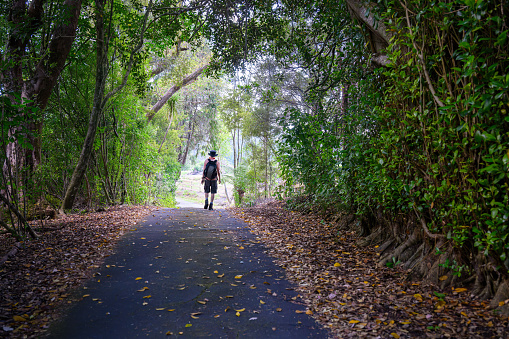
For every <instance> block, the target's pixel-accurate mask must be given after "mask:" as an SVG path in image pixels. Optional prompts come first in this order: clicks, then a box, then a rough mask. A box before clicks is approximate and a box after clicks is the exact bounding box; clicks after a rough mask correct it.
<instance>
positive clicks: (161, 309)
mask: <svg viewBox="0 0 509 339" xmlns="http://www.w3.org/2000/svg"><path fill="white" fill-rule="evenodd" d="M164 310H165V308H164V307H162V308H156V311H164Z"/></svg>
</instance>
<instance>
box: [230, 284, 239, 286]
mask: <svg viewBox="0 0 509 339" xmlns="http://www.w3.org/2000/svg"><path fill="white" fill-rule="evenodd" d="M230 285H232V286H239V285H235V284H230Z"/></svg>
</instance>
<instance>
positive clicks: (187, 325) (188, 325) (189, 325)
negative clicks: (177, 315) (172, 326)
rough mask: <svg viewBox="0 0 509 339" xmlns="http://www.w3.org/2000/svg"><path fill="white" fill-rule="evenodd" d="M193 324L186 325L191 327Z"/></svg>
mask: <svg viewBox="0 0 509 339" xmlns="http://www.w3.org/2000/svg"><path fill="white" fill-rule="evenodd" d="M191 326H193V324H186V326H185V327H191Z"/></svg>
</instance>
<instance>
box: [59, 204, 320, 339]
mask: <svg viewBox="0 0 509 339" xmlns="http://www.w3.org/2000/svg"><path fill="white" fill-rule="evenodd" d="M264 250H265V248H264V247H263V245H262V244H260V243H259V242H258V240H257V239H256V237H255V236H254V235H253V234H252V233H251V232H250V231H249V229H248V227H247V225H246V224H245V223H244V222H242V221H239V220H237V219H234V218H231V217H229V215H228V213H227V212H226V211H224V210H215V211H208V210H204V209H203V208H180V209H160V210H158V211H155V212H153V213H152V215H151V216H149V217H147V218H146V220H144V221H142V222H140V223H139V224H138V225H136V226H134V227H133V231H132V232H129V233H128V234H126V235H125V236H124V237H123V238H122V240H121V241H120V242H119V244H118V247H117V250H116V253H115V254H113V255H111V256H110V257H108V258H106V261H105V262H104V264H103V265H102V266H101V267H100V268H99V269H98V270H97V272H96V273H95V275H94V277H93V278H92V279H91V280H90V281H88V282H87V283H86V284H85V286H84V287H83V288H81V289H80V290H79V291H78V293H77V295H76V297H77V298H78V299H79V301H78V302H76V303H73V305H72V306H71V307H70V308H69V309H68V310H67V311H66V313H65V317H64V318H63V319H61V321H60V322H58V323H56V324H54V325H53V326H52V327H51V328H50V335H49V337H50V338H73V339H74V338H109V339H114V338H139V337H144V338H171V337H174V336H175V337H179V338H200V337H210V338H278V339H279V338H326V337H328V335H329V333H328V332H327V331H326V330H325V329H323V328H322V327H321V326H320V325H318V324H317V323H316V322H315V321H314V320H313V319H312V318H311V317H309V316H308V315H306V314H305V310H306V308H305V307H304V305H302V304H299V303H298V300H299V299H298V298H296V296H297V293H296V292H295V291H294V290H293V287H294V286H293V285H292V284H290V283H289V282H288V281H287V280H285V278H284V272H283V271H282V269H281V268H279V267H278V266H276V265H275V264H274V263H273V262H272V260H273V259H272V258H270V257H269V256H267V255H266V254H265V253H264Z"/></svg>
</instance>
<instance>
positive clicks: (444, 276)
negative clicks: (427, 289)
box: [438, 275, 449, 281]
mask: <svg viewBox="0 0 509 339" xmlns="http://www.w3.org/2000/svg"><path fill="white" fill-rule="evenodd" d="M448 278H449V277H448V276H446V275H443V276H441V277H440V278H438V279H439V280H440V281H444V280H447V279H448Z"/></svg>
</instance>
